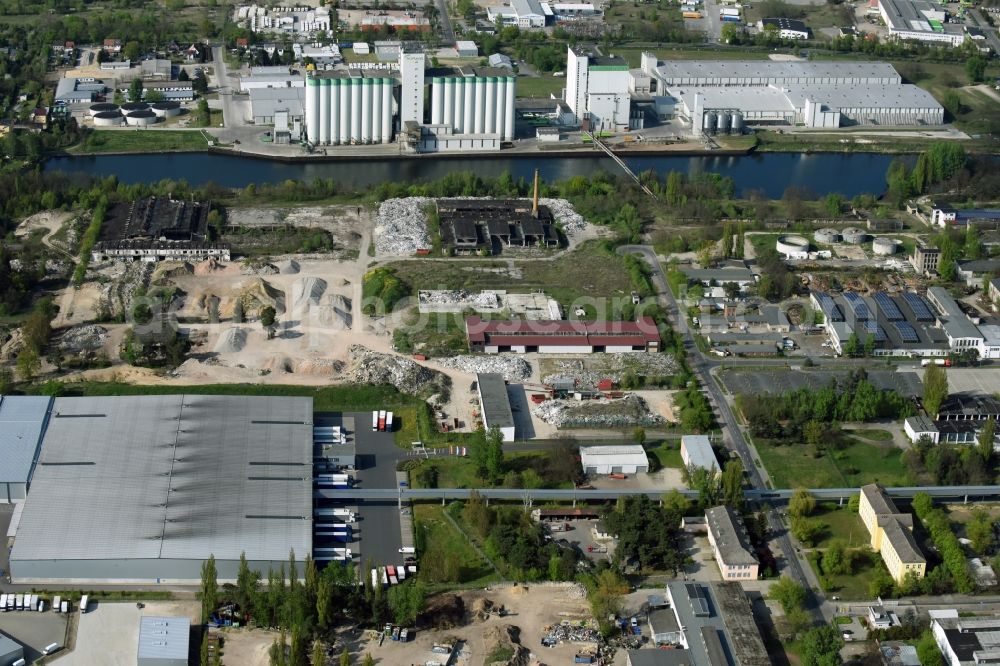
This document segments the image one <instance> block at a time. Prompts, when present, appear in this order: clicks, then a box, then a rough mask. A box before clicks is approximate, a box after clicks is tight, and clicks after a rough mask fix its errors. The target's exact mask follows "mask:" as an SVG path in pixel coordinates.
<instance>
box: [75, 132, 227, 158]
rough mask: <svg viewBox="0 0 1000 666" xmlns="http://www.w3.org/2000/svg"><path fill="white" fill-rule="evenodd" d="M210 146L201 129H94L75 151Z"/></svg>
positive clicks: (112, 151) (100, 151) (178, 149)
mask: <svg viewBox="0 0 1000 666" xmlns="http://www.w3.org/2000/svg"><path fill="white" fill-rule="evenodd" d="M206 148H208V141H207V140H206V139H205V134H204V133H203V132H201V131H200V130H169V131H160V130H137V131H130V130H94V131H92V132H90V133H88V134H87V136H86V138H84V140H83V141H82V142H81V143H79V144H77V145H76V146H73V147H72V148H70V150H69V152H71V153H156V152H163V151H187V152H194V151H201V150H205V149H206Z"/></svg>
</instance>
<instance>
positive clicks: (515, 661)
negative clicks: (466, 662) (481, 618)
mask: <svg viewBox="0 0 1000 666" xmlns="http://www.w3.org/2000/svg"><path fill="white" fill-rule="evenodd" d="M520 634H521V630H520V629H519V628H518V627H515V626H514V625H512V624H506V625H503V626H497V627H490V628H489V629H487V630H486V631H485V632H484V633H483V641H484V642H485V644H486V646H485V650H486V654H488V655H491V656H492V655H496V654H504V655H507V658H506V659H504V660H503V661H489V657H487V661H485V662H484V664H485V665H486V666H490V665H491V664H497V665H502V666H528V664H529V663H530V662H531V653H530V652H528V649H527V648H526V647H524V646H523V645H521V639H520Z"/></svg>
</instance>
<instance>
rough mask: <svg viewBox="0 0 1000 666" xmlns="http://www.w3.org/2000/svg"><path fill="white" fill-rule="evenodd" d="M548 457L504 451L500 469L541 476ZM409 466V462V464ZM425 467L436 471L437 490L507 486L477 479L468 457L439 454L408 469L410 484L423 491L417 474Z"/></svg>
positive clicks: (562, 485) (554, 485) (551, 485)
mask: <svg viewBox="0 0 1000 666" xmlns="http://www.w3.org/2000/svg"><path fill="white" fill-rule="evenodd" d="M547 456H548V454H546V453H545V452H542V451H518V452H513V453H511V452H505V453H504V457H503V458H504V460H503V470H504V472H505V473H509V472H512V471H513V472H518V473H523V472H524V471H525V470H528V469H532V470H534V471H535V472H537V473H538V475H539V477H544V474H543V472H544V470H545V464H546V459H547ZM410 464H412V463H410ZM428 467H433V468H434V469H436V470H437V474H438V478H437V487H438V488H484V487H486V488H488V487H499V488H504V487H507V486H506V485H505V484H504V483H503V482H501V483H499V484H493V483H490V482H489V481H485V480H483V479H481V478H479V475H478V474H476V468H475V465H474V464H473V462H472V459H471V458H468V457H466V458H462V457H458V456H450V455H447V454H442V455H438V456H434V457H430V458H427V459H425V460H423V461H421V462H420V465H419V467H416V468H413V469H411V470H410V483H411V484H412V485H413V487H414V488H423V487H425V486H424V484H422V483H421V478H420V477H421V474H420V471H421V470H424V469H426V468H428ZM545 487H546V488H572V487H573V486H572V484H570V483H552V482H549V483H545Z"/></svg>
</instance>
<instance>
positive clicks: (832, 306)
mask: <svg viewBox="0 0 1000 666" xmlns="http://www.w3.org/2000/svg"><path fill="white" fill-rule="evenodd" d="M816 300H818V301H819V306H820V308H822V310H823V314H824V315H826V318H827V319H828V320H829V321H844V313H843V312H841V310H840V306H839V305H837V303H836V302H835V301H834V300H833V298H831V297H830V294H817V295H816Z"/></svg>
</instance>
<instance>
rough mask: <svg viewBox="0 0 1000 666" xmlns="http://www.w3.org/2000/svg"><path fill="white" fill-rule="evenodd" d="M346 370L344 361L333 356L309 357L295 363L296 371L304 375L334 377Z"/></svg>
mask: <svg viewBox="0 0 1000 666" xmlns="http://www.w3.org/2000/svg"><path fill="white" fill-rule="evenodd" d="M343 370H344V362H343V361H338V360H336V359H332V358H307V359H302V360H300V361H298V362H297V363H296V364H295V372H297V373H301V374H304V375H318V376H323V377H333V376H336V375H339V374H340V373H341V372H343Z"/></svg>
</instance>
